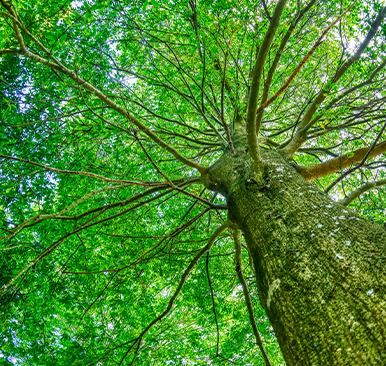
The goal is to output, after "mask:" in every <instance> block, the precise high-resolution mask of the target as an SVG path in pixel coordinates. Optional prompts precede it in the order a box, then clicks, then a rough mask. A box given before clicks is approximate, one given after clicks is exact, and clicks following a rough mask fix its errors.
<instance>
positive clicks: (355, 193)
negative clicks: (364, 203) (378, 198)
mask: <svg viewBox="0 0 386 366" xmlns="http://www.w3.org/2000/svg"><path fill="white" fill-rule="evenodd" d="M384 185H386V179H382V180H378V181H376V182H368V183H365V184H364V185H363V186H361V187H359V188H357V189H356V190H355V191H353V192H351V193H350V194H349V195H348V196H347V197H345V198H343V199H342V200H340V201H339V203H340V204H342V205H343V206H348V205H349V204H350V203H351V202H352V201H354V200H355V199H357V198H358V197H359V196H360V195H361V194H363V193H365V192H367V191H370V190H372V189H374V188H377V187H381V186H384Z"/></svg>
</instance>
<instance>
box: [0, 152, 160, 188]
mask: <svg viewBox="0 0 386 366" xmlns="http://www.w3.org/2000/svg"><path fill="white" fill-rule="evenodd" d="M0 158H3V159H9V160H15V161H20V162H23V163H27V164H30V165H34V166H38V167H40V168H43V169H45V170H48V171H50V172H54V173H60V174H68V175H83V176H87V177H92V178H96V179H101V180H103V181H104V182H108V183H122V184H125V185H127V186H129V185H131V186H141V187H159V186H163V185H164V183H162V182H136V181H131V180H123V179H111V178H106V177H102V176H101V175H98V174H94V173H89V172H81V171H70V170H63V169H56V168H51V167H49V166H47V165H43V164H39V163H35V162H33V161H30V160H25V159H20V158H15V157H13V156H8V155H0Z"/></svg>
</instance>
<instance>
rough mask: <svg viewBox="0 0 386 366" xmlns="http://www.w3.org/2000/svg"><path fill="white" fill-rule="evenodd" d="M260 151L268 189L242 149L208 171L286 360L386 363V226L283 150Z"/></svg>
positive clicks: (292, 362)
mask: <svg viewBox="0 0 386 366" xmlns="http://www.w3.org/2000/svg"><path fill="white" fill-rule="evenodd" d="M239 146H240V145H239ZM242 146H245V145H243V144H242ZM262 157H263V161H264V177H265V179H266V181H267V185H266V187H265V188H263V189H257V185H256V184H255V183H254V181H253V180H252V179H251V178H250V177H253V175H252V174H251V162H250V159H249V158H248V152H247V149H245V148H240V147H238V149H237V150H236V154H235V155H231V154H229V153H225V154H224V155H223V157H222V158H220V159H219V160H218V162H216V163H215V164H214V165H213V166H212V167H211V168H210V169H209V174H208V176H207V181H206V185H207V187H208V188H210V189H212V190H215V191H218V192H220V193H222V194H223V195H224V196H225V197H226V199H227V203H228V206H229V215H230V219H231V220H233V221H234V222H235V223H237V225H238V226H239V228H240V229H241V230H242V231H243V234H244V237H245V241H246V243H247V246H248V248H249V250H250V251H251V253H252V256H253V262H254V267H255V271H256V282H257V288H258V292H259V298H260V301H261V304H262V305H263V307H264V309H265V310H266V312H267V315H268V317H269V319H270V321H271V324H272V326H273V328H274V331H275V334H276V336H277V339H278V342H279V344H280V347H281V350H282V353H283V356H284V359H285V361H286V364H287V365H288V366H292V365H302V366H304V365H315V366H316V365H321V366H326V365H345V366H347V365H355V366H357V365H386V296H385V281H386V276H385V271H384V265H385V261H386V244H385V243H386V231H385V230H384V229H383V227H382V226H380V225H377V224H375V223H372V222H371V221H369V220H367V219H364V218H362V217H360V216H358V215H356V214H355V213H354V212H352V211H350V210H349V209H348V208H346V207H344V206H342V205H340V204H338V203H336V202H334V201H333V200H332V199H331V198H329V196H327V195H325V194H324V193H323V192H321V191H320V190H319V189H318V188H317V187H316V186H315V185H313V184H312V183H310V182H308V181H307V180H305V179H304V178H303V177H302V176H301V175H299V174H298V173H297V172H296V170H295V168H294V167H292V166H291V165H290V164H289V163H288V162H287V161H286V160H284V158H283V157H282V156H281V155H280V154H279V153H278V152H276V151H274V150H269V151H268V150H267V151H262Z"/></svg>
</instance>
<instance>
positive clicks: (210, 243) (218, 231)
mask: <svg viewBox="0 0 386 366" xmlns="http://www.w3.org/2000/svg"><path fill="white" fill-rule="evenodd" d="M229 224H230V223H229V221H225V222H224V223H223V224H222V225H221V226H220V227H219V228H217V229H216V231H215V232H214V233H213V234H212V236H211V237H210V238H209V240H208V244H207V245H205V246H204V247H203V248H202V249H201V250H200V251H199V253H198V254H197V255H196V256H195V257H194V258H193V260H192V261H191V262H190V264H189V266H188V267H187V268H186V270H185V271H184V273H183V275H182V277H181V280H180V282H179V284H178V286H177V289H176V291H175V292H174V294H173V296H172V297H171V299H170V300H169V303H168V306H167V307H166V309H165V311H163V312H162V313H161V314H160V315H159V316H157V317H156V318H155V319H154V320H153V321H152V322H150V324H149V325H148V326H147V327H146V328H145V329H144V330H143V331H142V332H141V334H140V335H139V336H138V338H137V339H138V341H137V347H136V350H135V353H136V354H137V353H138V351H139V348H140V347H141V343H142V339H143V336H144V335H145V334H146V333H147V332H148V331H149V329H150V328H151V327H152V326H153V325H155V324H156V323H158V322H159V321H160V320H162V318H164V317H165V316H166V315H167V314H168V313H169V312H170V311H171V310H172V307H173V304H174V301H175V300H176V299H177V297H178V295H179V293H180V292H181V290H182V287H183V286H184V283H185V281H186V279H187V277H188V276H189V274H190V272H191V271H192V269H193V268H194V267H195V265H196V264H197V263H198V261H199V260H200V258H201V257H202V256H203V255H204V254H205V253H207V252H208V251H209V250H210V249H211V248H212V246H213V244H214V242H215V241H216V239H217V238H218V236H219V235H220V234H221V233H222V232H223V231H225V230H226V229H227V228H228V227H229ZM129 351H130V349H129ZM129 351H128V352H129ZM128 352H126V354H125V355H124V356H123V358H122V359H121V361H120V363H119V365H121V364H122V362H123V361H124V359H125V358H126V356H127V355H128ZM134 360H135V357H134V359H133V360H132V362H131V363H130V364H132V363H133V362H134Z"/></svg>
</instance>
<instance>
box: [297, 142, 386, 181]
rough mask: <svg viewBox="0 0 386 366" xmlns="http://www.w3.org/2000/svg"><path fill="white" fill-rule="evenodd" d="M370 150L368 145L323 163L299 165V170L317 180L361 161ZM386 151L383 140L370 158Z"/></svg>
mask: <svg viewBox="0 0 386 366" xmlns="http://www.w3.org/2000/svg"><path fill="white" fill-rule="evenodd" d="M368 151H369V148H368V147H364V148H362V149H358V150H354V151H353V152H351V153H348V154H345V155H341V156H338V157H337V158H335V159H331V160H327V161H325V162H324V163H321V164H315V165H311V166H309V167H301V166H298V167H297V170H298V172H299V173H300V174H301V175H302V176H303V177H304V178H306V179H307V180H309V181H311V180H315V179H318V178H322V177H325V176H327V175H330V174H333V173H336V172H338V171H339V170H341V169H345V168H348V167H349V166H351V165H353V164H356V163H359V162H360V161H362V160H363V158H364V157H365V156H366V153H367V152H368ZM384 152H386V141H384V142H381V143H380V144H378V145H377V146H375V147H374V149H373V150H372V151H371V153H370V154H369V156H368V158H369V159H370V158H372V157H374V156H378V155H380V154H382V153H384Z"/></svg>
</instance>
